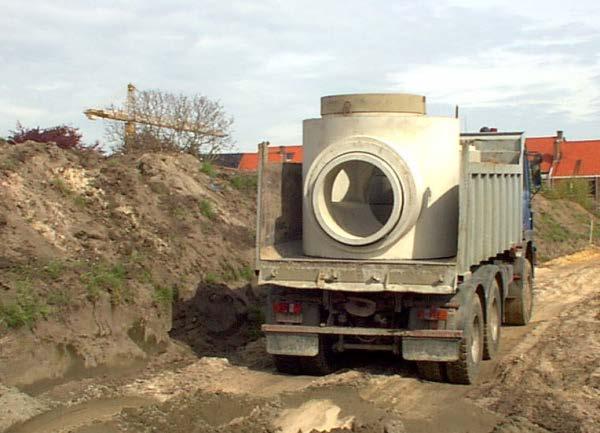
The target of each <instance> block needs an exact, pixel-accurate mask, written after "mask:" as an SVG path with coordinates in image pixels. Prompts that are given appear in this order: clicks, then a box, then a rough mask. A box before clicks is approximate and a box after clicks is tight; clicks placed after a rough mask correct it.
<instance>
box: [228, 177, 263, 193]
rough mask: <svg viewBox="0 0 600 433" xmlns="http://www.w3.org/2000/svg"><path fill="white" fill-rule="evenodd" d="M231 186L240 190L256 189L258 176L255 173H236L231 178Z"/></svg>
mask: <svg viewBox="0 0 600 433" xmlns="http://www.w3.org/2000/svg"><path fill="white" fill-rule="evenodd" d="M229 183H231V186H232V187H234V188H235V189H237V190H239V191H246V192H248V191H256V189H257V186H258V177H257V175H255V174H236V175H235V176H233V177H232V178H231V179H229Z"/></svg>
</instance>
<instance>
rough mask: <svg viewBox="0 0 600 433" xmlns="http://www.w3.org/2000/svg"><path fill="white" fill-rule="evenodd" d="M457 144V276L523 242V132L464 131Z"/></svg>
mask: <svg viewBox="0 0 600 433" xmlns="http://www.w3.org/2000/svg"><path fill="white" fill-rule="evenodd" d="M490 142H494V144H496V145H495V146H490V144H491V143H490ZM498 142H502V146H498V145H497V144H498ZM461 146H462V161H461V181H460V186H459V197H460V198H459V222H458V229H459V232H458V254H457V273H458V274H459V275H460V274H465V273H467V272H469V271H470V269H471V266H473V265H477V264H479V263H481V262H482V261H485V260H489V259H491V258H494V257H496V256H497V255H498V254H501V253H503V252H504V251H506V250H509V249H511V248H512V247H514V246H515V245H517V244H519V243H520V242H521V241H522V227H521V224H522V207H523V202H522V200H521V194H522V191H523V140H522V133H514V134H504V135H500V134H493V135H490V134H464V135H462V136H461ZM499 147H501V148H503V151H502V152H498V148H499ZM490 148H492V149H494V151H493V152H491V151H488V149H490Z"/></svg>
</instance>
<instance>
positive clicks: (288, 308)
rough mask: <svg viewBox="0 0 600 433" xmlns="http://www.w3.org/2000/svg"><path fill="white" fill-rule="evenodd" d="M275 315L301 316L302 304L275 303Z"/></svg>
mask: <svg viewBox="0 0 600 433" xmlns="http://www.w3.org/2000/svg"><path fill="white" fill-rule="evenodd" d="M273 312H274V313H287V314H301V313H302V304H301V303H299V302H274V303H273Z"/></svg>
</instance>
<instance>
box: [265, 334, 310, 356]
mask: <svg viewBox="0 0 600 433" xmlns="http://www.w3.org/2000/svg"><path fill="white" fill-rule="evenodd" d="M267 352H268V353H270V354H272V355H292V356H315V355H317V354H318V353H319V336H318V335H317V334H283V333H281V334H278V333H277V334H276V333H269V334H267Z"/></svg>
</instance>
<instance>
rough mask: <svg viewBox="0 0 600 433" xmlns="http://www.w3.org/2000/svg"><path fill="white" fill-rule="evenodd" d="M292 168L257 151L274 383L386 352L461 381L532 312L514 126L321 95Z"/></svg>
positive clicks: (413, 101)
mask: <svg viewBox="0 0 600 433" xmlns="http://www.w3.org/2000/svg"><path fill="white" fill-rule="evenodd" d="M303 152H304V159H303V162H302V163H301V164H298V163H291V162H290V163H288V162H285V161H282V162H271V161H269V160H268V158H267V155H268V143H262V144H261V145H259V173H258V205H257V213H258V218H257V237H256V242H257V248H256V272H257V275H258V284H259V285H261V286H264V287H266V288H267V291H268V306H267V317H266V323H265V324H264V325H263V326H262V330H263V332H264V333H265V335H266V348H267V352H268V353H269V354H271V355H272V356H273V358H274V362H275V365H276V368H277V369H278V370H279V371H280V372H283V373H288V374H316V375H322V374H328V373H330V372H332V371H334V370H335V369H336V367H337V366H338V365H339V362H340V360H341V359H342V357H343V356H345V354H346V353H351V352H354V351H370V352H372V353H373V356H377V355H378V354H381V353H382V352H391V353H393V354H394V355H396V356H398V357H401V358H403V359H405V360H408V361H414V362H416V366H417V370H418V372H419V375H420V376H421V377H422V378H424V379H426V380H433V381H447V382H450V383H459V384H470V383H473V382H474V381H475V380H476V378H477V376H478V373H479V370H480V366H481V363H482V361H483V360H487V359H493V358H494V357H495V356H496V354H497V353H498V350H499V345H500V341H501V326H502V325H525V324H527V322H528V321H529V319H530V317H531V314H532V307H533V281H534V264H535V245H534V239H533V216H532V211H531V198H532V194H533V192H534V191H533V189H534V186H533V185H532V182H533V183H536V182H538V181H539V179H535V182H534V179H532V177H531V173H530V167H529V163H528V160H527V158H526V154H525V151H524V145H523V133H522V132H514V133H512V132H511V133H509V132H501V133H498V132H479V133H462V134H461V133H460V124H459V120H458V119H457V118H454V117H433V116H428V115H426V100H425V97H423V96H419V95H410V94H354V95H334V96H327V97H324V98H322V99H321V117H320V118H316V119H308V120H305V121H304V122H303Z"/></svg>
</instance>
